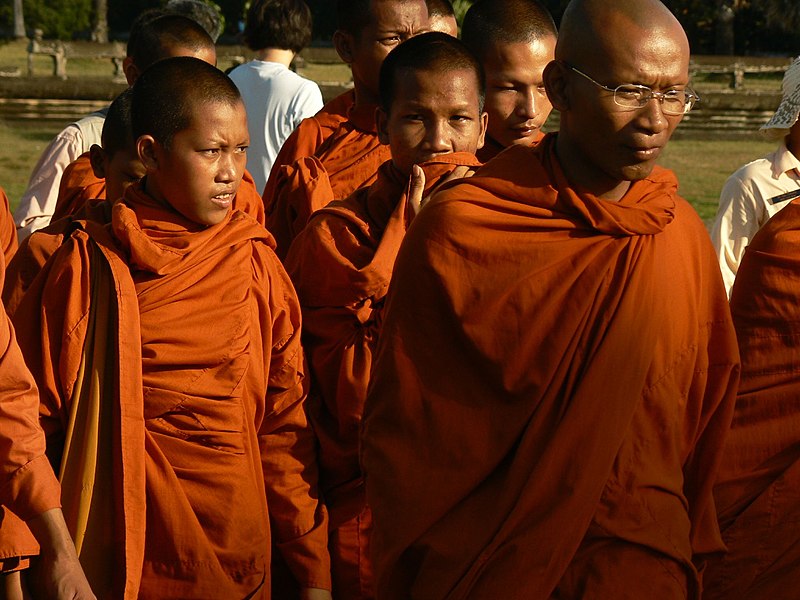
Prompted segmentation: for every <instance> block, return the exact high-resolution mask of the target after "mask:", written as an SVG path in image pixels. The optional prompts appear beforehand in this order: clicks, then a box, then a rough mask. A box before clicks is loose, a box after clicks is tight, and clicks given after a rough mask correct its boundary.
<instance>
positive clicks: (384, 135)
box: [375, 106, 389, 144]
mask: <svg viewBox="0 0 800 600" xmlns="http://www.w3.org/2000/svg"><path fill="white" fill-rule="evenodd" d="M375 125H377V127H378V141H380V143H381V144H388V143H389V115H387V114H386V111H384V110H383V108H381V107H380V106H379V107H378V108H376V109H375Z"/></svg>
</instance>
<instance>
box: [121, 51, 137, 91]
mask: <svg viewBox="0 0 800 600" xmlns="http://www.w3.org/2000/svg"><path fill="white" fill-rule="evenodd" d="M122 72H123V73H125V79H126V80H127V81H128V87H133V84H134V83H136V80H137V79H138V78H139V67H137V66H136V65H135V64H133V57H131V56H126V57H125V60H123V61H122Z"/></svg>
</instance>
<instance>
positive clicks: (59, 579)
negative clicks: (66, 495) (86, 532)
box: [27, 508, 96, 600]
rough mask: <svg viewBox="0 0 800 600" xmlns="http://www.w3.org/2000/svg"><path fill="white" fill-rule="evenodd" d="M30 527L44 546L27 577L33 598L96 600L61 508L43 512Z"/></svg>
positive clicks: (29, 524)
mask: <svg viewBox="0 0 800 600" xmlns="http://www.w3.org/2000/svg"><path fill="white" fill-rule="evenodd" d="M28 527H29V528H30V530H31V531H32V532H33V535H34V536H35V537H36V540H37V541H38V542H39V546H40V547H41V555H40V556H39V558H38V559H37V560H35V561H31V569H30V574H29V576H28V578H27V579H28V585H30V587H31V591H32V592H33V595H34V597H35V598H48V599H49V598H53V599H54V600H96V598H95V595H94V594H93V593H92V589H91V588H90V587H89V582H88V581H87V580H86V575H85V574H84V573H83V568H81V563H80V561H79V560H78V553H77V552H76V551H75V545H74V544H73V543H72V538H71V537H70V535H69V530H68V529H67V524H66V523H65V522H64V515H63V514H62V513H61V509H60V508H54V509H52V510H48V511H46V512H43V513H42V514H40V515H38V516H36V517H34V518H33V519H31V520H30V521H28Z"/></svg>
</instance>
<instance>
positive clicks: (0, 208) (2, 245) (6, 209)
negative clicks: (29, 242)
mask: <svg viewBox="0 0 800 600" xmlns="http://www.w3.org/2000/svg"><path fill="white" fill-rule="evenodd" d="M0 251H2V253H3V258H4V259H5V264H8V263H9V262H11V258H12V257H13V256H14V253H15V252H16V251H17V226H16V225H15V224H14V216H13V215H12V214H11V205H10V204H9V202H8V196H6V193H5V191H4V190H3V188H0Z"/></svg>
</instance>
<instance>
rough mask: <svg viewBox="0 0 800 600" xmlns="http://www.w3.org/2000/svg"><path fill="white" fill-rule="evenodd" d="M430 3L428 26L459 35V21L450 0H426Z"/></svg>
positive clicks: (432, 29)
mask: <svg viewBox="0 0 800 600" xmlns="http://www.w3.org/2000/svg"><path fill="white" fill-rule="evenodd" d="M425 4H427V5H428V28H429V29H430V30H431V31H441V32H442V33H446V34H447V35H452V36H453V37H458V21H457V20H456V13H455V11H454V10H453V5H452V4H450V0H426V2H425Z"/></svg>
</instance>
